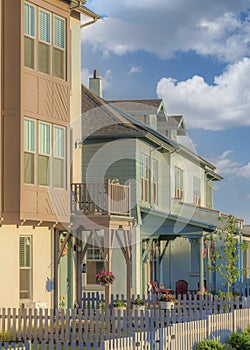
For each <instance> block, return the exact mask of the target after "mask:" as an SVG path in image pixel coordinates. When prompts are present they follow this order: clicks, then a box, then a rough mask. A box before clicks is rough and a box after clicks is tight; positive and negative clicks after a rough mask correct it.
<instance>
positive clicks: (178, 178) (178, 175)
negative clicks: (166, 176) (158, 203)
mask: <svg viewBox="0 0 250 350" xmlns="http://www.w3.org/2000/svg"><path fill="white" fill-rule="evenodd" d="M174 180H175V183H174V197H175V198H177V199H183V170H182V169H180V168H178V167H175V169H174Z"/></svg>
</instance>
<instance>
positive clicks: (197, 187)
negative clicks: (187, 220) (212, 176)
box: [193, 176, 201, 206]
mask: <svg viewBox="0 0 250 350" xmlns="http://www.w3.org/2000/svg"><path fill="white" fill-rule="evenodd" d="M193 203H194V205H197V206H200V205H201V179H200V178H199V177H197V176H194V177H193Z"/></svg>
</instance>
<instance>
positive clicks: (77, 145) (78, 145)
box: [75, 139, 82, 149]
mask: <svg viewBox="0 0 250 350" xmlns="http://www.w3.org/2000/svg"><path fill="white" fill-rule="evenodd" d="M78 147H79V148H82V141H81V140H80V139H77V140H76V141H75V149H76V148H78Z"/></svg>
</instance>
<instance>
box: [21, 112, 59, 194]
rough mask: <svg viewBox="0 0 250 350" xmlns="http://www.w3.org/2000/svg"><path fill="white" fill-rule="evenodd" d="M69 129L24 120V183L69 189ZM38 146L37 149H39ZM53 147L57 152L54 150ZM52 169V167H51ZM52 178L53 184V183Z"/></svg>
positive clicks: (27, 119) (28, 119)
mask: <svg viewBox="0 0 250 350" xmlns="http://www.w3.org/2000/svg"><path fill="white" fill-rule="evenodd" d="M65 130H66V129H65V127H62V126H59V125H53V124H50V123H45V122H43V121H39V122H36V121H35V120H33V119H30V118H26V117H25V118H24V134H23V138H24V183H25V184H38V185H42V186H49V185H51V184H52V185H53V186H54V187H59V188H65V185H66V131H65ZM36 145H37V146H36ZM51 146H53V151H52V147H51ZM51 165H52V166H51ZM51 177H52V180H51Z"/></svg>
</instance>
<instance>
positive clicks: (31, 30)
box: [24, 3, 35, 38]
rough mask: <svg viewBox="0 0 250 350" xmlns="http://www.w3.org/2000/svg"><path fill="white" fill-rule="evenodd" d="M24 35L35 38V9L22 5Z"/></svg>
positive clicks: (28, 5) (31, 6) (26, 4)
mask: <svg viewBox="0 0 250 350" xmlns="http://www.w3.org/2000/svg"><path fill="white" fill-rule="evenodd" d="M24 34H26V35H29V36H32V37H33V38H34V37H35V7H34V6H33V5H30V4H28V3H25V4H24Z"/></svg>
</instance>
